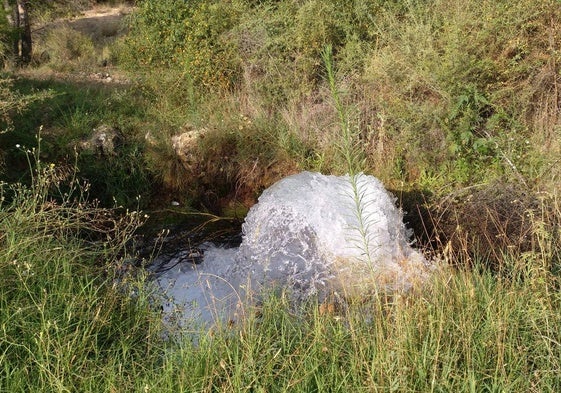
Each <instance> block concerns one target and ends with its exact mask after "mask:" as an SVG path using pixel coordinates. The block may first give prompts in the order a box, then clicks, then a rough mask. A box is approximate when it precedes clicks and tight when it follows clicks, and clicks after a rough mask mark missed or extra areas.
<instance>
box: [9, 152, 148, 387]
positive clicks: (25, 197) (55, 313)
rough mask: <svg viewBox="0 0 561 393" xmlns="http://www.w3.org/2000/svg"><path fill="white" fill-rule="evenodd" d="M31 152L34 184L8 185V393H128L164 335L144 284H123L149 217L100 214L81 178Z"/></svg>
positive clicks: (131, 213) (30, 159)
mask: <svg viewBox="0 0 561 393" xmlns="http://www.w3.org/2000/svg"><path fill="white" fill-rule="evenodd" d="M26 154H27V155H28V158H29V162H30V164H32V165H33V167H34V170H33V175H32V184H31V185H30V186H24V185H21V184H12V185H8V184H5V183H2V184H1V185H0V249H1V250H2V252H1V253H0V276H1V280H2V286H1V288H0V361H1V363H2V371H1V372H0V373H1V375H2V376H1V377H0V391H6V392H17V391H21V392H23V391H68V392H70V391H106V390H107V386H109V385H111V384H117V385H119V384H122V385H123V386H124V387H126V386H127V385H130V383H131V382H130V380H129V378H130V376H131V375H132V374H134V373H135V371H134V370H135V368H137V367H139V364H140V362H141V361H143V360H146V359H147V358H149V355H150V353H151V352H152V351H154V349H153V348H151V343H153V342H154V341H155V338H157V336H158V332H157V330H155V329H154V326H157V325H153V324H151V322H150V321H151V319H152V318H153V317H152V316H151V311H150V307H149V304H148V303H147V300H146V298H144V297H143V296H142V292H135V291H136V289H135V286H136V285H137V284H138V283H139V282H140V281H137V280H136V279H130V284H128V285H127V286H117V285H116V284H115V283H116V281H115V280H116V279H117V278H118V277H119V274H118V272H119V271H120V270H122V269H124V268H126V266H127V265H126V263H125V262H124V260H125V258H126V249H125V245H126V243H127V242H128V241H129V240H130V237H131V236H132V234H133V233H134V230H135V229H136V228H137V227H138V225H139V224H140V223H141V222H142V220H143V219H142V217H140V216H139V215H138V214H135V213H133V212H129V213H127V214H123V215H119V214H116V212H115V211H112V210H109V209H103V208H99V207H96V206H95V205H94V204H91V203H89V202H88V201H87V199H86V196H87V185H84V184H79V183H77V182H76V181H75V178H74V177H73V176H74V174H75V172H74V171H72V170H70V169H69V168H64V167H57V166H56V165H54V164H47V163H45V164H43V163H42V162H41V161H40V160H39V159H38V157H39V156H40V151H39V150H38V149H37V150H34V151H27V152H26ZM35 158H37V159H35ZM134 293H136V296H133V294H134ZM156 341H157V340H156Z"/></svg>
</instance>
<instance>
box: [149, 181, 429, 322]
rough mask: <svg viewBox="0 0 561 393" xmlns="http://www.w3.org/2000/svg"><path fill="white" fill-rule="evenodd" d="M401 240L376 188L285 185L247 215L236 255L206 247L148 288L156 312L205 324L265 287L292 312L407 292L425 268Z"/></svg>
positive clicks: (233, 314)
mask: <svg viewBox="0 0 561 393" xmlns="http://www.w3.org/2000/svg"><path fill="white" fill-rule="evenodd" d="M409 239H410V234H409V233H408V231H407V230H406V228H405V225H404V224H403V215H402V213H401V211H400V210H399V209H398V208H397V207H396V206H395V198H394V197H393V196H391V195H390V194H389V193H388V192H387V191H386V190H385V188H384V187H383V185H382V184H381V183H380V181H379V180H377V179H376V178H374V177H372V176H367V175H363V174H359V175H357V176H356V178H355V181H354V182H352V181H351V179H350V178H349V177H348V176H341V177H337V176H325V175H321V174H319V173H310V172H303V173H300V174H297V175H293V176H289V177H287V178H285V179H283V180H281V181H279V182H277V183H276V184H274V185H273V186H272V187H270V188H269V189H267V190H266V191H265V192H263V194H262V195H261V197H260V198H259V202H258V203H257V204H256V205H255V206H254V207H253V208H252V209H251V210H250V212H249V214H248V216H247V218H246V220H245V223H244V225H243V240H242V244H241V245H240V247H239V248H235V249H223V248H219V247H213V246H209V247H208V249H207V250H206V252H205V256H204V260H203V262H202V263H201V264H199V265H192V264H189V263H184V264H178V265H177V266H175V267H174V268H172V269H170V270H168V271H166V272H165V273H164V274H162V275H160V276H159V277H158V278H157V282H158V284H159V285H160V287H161V288H162V290H163V293H164V294H165V295H166V296H167V297H168V299H169V300H168V301H167V302H166V304H165V305H164V312H165V314H166V318H177V320H179V321H180V322H182V323H186V322H187V321H193V320H197V321H200V322H202V323H205V324H213V323H217V322H225V321H229V320H236V319H238V318H240V317H241V316H242V314H243V312H244V305H245V304H246V301H245V300H246V298H247V296H248V295H249V294H258V293H260V292H261V291H262V290H270V289H272V288H275V287H276V288H282V289H287V290H288V291H289V293H290V296H291V298H292V299H293V301H295V302H298V301H301V300H305V299H307V298H309V297H310V296H317V297H319V299H320V300H322V299H323V298H325V297H326V296H328V295H329V294H330V293H331V292H333V291H338V292H339V293H340V294H343V295H346V294H351V295H357V294H358V295H360V294H361V293H365V292H369V291H372V290H374V289H375V288H376V287H383V288H386V289H387V288H390V289H400V288H405V289H407V288H408V287H410V286H411V285H412V284H413V283H415V282H416V281H419V280H423V279H424V278H425V277H426V276H427V271H428V268H429V267H430V264H429V263H428V262H427V261H426V260H425V259H424V257H423V256H422V255H421V254H420V253H418V252H417V251H416V250H414V249H413V248H412V247H411V246H410V243H409Z"/></svg>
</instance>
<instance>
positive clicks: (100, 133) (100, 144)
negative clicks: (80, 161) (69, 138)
mask: <svg viewBox="0 0 561 393" xmlns="http://www.w3.org/2000/svg"><path fill="white" fill-rule="evenodd" d="M122 139H123V137H122V134H121V131H119V129H118V128H116V127H112V126H108V125H106V124H103V125H101V126H99V127H97V128H94V130H93V134H92V136H91V137H90V138H89V139H88V140H86V141H82V142H80V144H79V147H80V148H81V149H82V150H87V151H91V152H92V153H94V154H98V155H102V156H115V155H116V154H117V153H116V148H117V146H118V145H119V144H120V143H122Z"/></svg>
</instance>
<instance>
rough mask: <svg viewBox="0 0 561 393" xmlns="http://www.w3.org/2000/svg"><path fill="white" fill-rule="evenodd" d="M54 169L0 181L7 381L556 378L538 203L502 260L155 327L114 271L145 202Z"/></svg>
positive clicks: (552, 238)
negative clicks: (115, 200)
mask: <svg viewBox="0 0 561 393" xmlns="http://www.w3.org/2000/svg"><path fill="white" fill-rule="evenodd" d="M37 153H38V154H39V152H37ZM32 162H33V161H32ZM63 175H64V173H62V172H60V170H59V169H58V168H56V166H55V167H53V166H51V165H48V166H46V167H42V166H41V164H40V163H39V164H38V166H37V167H36V169H35V170H34V171H33V179H34V180H33V183H32V186H31V187H25V186H21V185H12V186H9V185H6V184H3V185H2V186H1V188H0V196H1V197H2V201H3V202H2V204H1V205H0V245H1V247H2V251H3V252H2V253H1V254H0V275H1V277H0V278H1V279H2V283H3V285H2V286H1V287H0V360H1V361H2V365H3V367H2V371H1V372H0V373H1V376H2V377H1V378H0V391H6V392H8V391H9V392H18V391H21V392H27V391H34V392H47V391H49V392H50V391H57V392H73V391H119V392H129V391H130V392H137V391H154V392H156V391H157V392H178V391H179V392H181V391H184V392H191V391H201V392H214V391H224V392H227V391H228V392H230V391H271V390H272V391H302V392H311V391H340V392H347V391H383V392H385V391H388V392H390V391H443V392H444V391H446V392H448V391H473V392H489V391H528V392H531V391H535V392H543V391H558V390H559V388H561V378H560V377H559V375H560V371H561V360H560V359H561V328H560V326H561V312H560V310H561V296H560V292H559V284H560V282H559V277H558V276H556V275H554V274H553V273H552V266H553V264H555V263H557V259H556V258H557V257H558V255H557V254H556V252H555V250H556V248H555V245H556V244H557V242H558V241H559V239H557V238H556V236H557V234H555V232H549V231H547V230H545V228H547V226H546V225H542V224H543V223H542V224H540V219H539V218H538V217H536V218H535V224H536V230H535V231H534V232H533V237H534V239H535V244H536V248H535V252H534V253H533V254H532V255H529V254H527V255H526V257H523V256H522V255H516V254H513V255H505V256H504V262H505V264H504V266H503V267H502V270H501V271H500V272H498V273H494V272H492V271H490V270H489V269H487V268H486V267H485V264H484V263H481V264H479V263H476V264H475V266H474V268H473V269H459V270H458V269H451V268H449V267H445V266H444V265H442V266H441V267H440V268H439V269H438V270H437V271H436V272H435V273H434V275H433V277H432V278H431V279H430V280H429V281H428V282H427V283H426V284H425V285H423V286H422V287H420V288H417V289H414V290H412V291H411V292H409V293H402V294H400V293H393V294H392V293H388V294H385V295H380V296H378V297H375V298H363V299H354V300H351V301H350V302H349V305H348V306H347V307H340V308H337V307H336V308H334V309H331V308H329V307H324V306H320V305H318V304H316V303H314V302H313V301H312V302H310V304H306V305H303V306H302V308H301V309H295V308H294V305H290V304H289V303H288V302H287V299H288V298H289V297H285V296H283V295H282V294H277V295H275V296H270V297H268V298H266V299H265V301H264V302H263V304H262V305H261V306H260V307H254V308H250V310H249V313H248V317H247V319H245V320H242V321H239V322H238V323H237V324H235V325H233V326H230V327H226V326H225V327H223V328H216V329H213V330H211V331H201V332H200V333H194V334H195V336H190V335H186V336H185V337H184V339H181V338H180V337H178V338H177V339H174V340H164V339H163V335H162V332H163V331H164V329H165V327H164V326H162V322H161V320H160V319H159V316H158V313H157V312H155V310H156V309H157V306H156V307H154V305H153V304H152V302H151V301H150V298H151V297H150V287H149V286H146V285H145V282H144V280H143V278H142V275H136V276H135V275H128V276H124V278H125V280H124V281H123V280H120V281H115V278H116V277H121V276H119V275H118V273H117V272H118V271H119V269H121V270H122V268H123V266H126V264H125V260H126V257H127V255H126V252H125V249H124V245H125V243H126V242H127V241H128V239H130V237H131V235H132V234H133V231H134V230H135V229H136V228H137V227H138V225H139V224H140V223H141V221H142V218H141V216H140V215H139V214H138V213H135V212H128V213H127V214H124V215H116V214H115V213H116V212H113V211H111V210H107V209H101V208H98V207H95V206H92V205H90V204H88V203H87V201H85V200H84V199H83V198H84V194H83V191H84V190H83V189H81V188H80V187H79V186H77V185H75V184H74V185H73V183H72V182H70V183H68V187H69V190H70V192H67V193H61V192H60V190H62V189H63V188H61V184H62V183H61V180H63V177H64V176H63ZM8 195H10V198H9V199H10V200H11V202H8V201H7V200H8V199H7V198H5V197H6V196H8ZM194 337H197V339H196V340H195V341H193V340H192V339H193V338H194Z"/></svg>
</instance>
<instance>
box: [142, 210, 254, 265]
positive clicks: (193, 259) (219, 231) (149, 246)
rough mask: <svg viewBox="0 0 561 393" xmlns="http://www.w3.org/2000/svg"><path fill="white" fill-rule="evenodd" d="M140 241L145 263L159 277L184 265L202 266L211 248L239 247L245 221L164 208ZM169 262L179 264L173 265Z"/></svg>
mask: <svg viewBox="0 0 561 393" xmlns="http://www.w3.org/2000/svg"><path fill="white" fill-rule="evenodd" d="M149 216H150V218H149V219H148V221H147V222H146V224H145V225H144V226H143V227H142V228H141V230H140V231H139V233H138V236H137V238H136V241H137V244H136V248H137V250H138V253H139V258H140V260H141V261H144V262H148V263H149V265H148V268H149V269H150V270H151V271H152V272H153V273H155V274H156V275H158V274H160V273H163V272H164V271H167V270H170V269H172V268H173V267H175V265H177V264H180V263H191V264H199V263H201V262H202V260H203V257H204V251H205V249H206V248H207V247H208V246H209V245H214V246H219V247H223V248H233V247H238V246H239V245H240V243H241V241H242V235H241V225H242V221H243V220H242V219H239V218H229V217H220V216H216V215H213V214H210V213H200V212H184V211H180V210H173V209H164V210H158V211H152V212H151V213H150V214H149ZM168 261H176V262H175V263H174V264H172V265H169V264H168V263H167V262H168Z"/></svg>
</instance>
